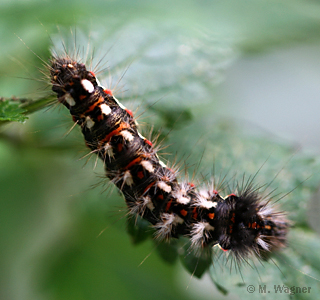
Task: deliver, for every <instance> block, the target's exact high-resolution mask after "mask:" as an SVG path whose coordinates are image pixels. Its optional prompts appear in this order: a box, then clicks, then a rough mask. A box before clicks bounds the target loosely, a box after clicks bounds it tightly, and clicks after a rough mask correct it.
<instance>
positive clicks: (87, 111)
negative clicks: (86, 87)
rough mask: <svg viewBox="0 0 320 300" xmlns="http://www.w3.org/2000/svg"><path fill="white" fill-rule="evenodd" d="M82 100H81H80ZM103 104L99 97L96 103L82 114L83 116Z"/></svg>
mask: <svg viewBox="0 0 320 300" xmlns="http://www.w3.org/2000/svg"><path fill="white" fill-rule="evenodd" d="M81 100H82V99H81ZM103 102H104V99H103V97H102V96H101V97H99V99H98V101H96V102H95V103H93V104H92V105H91V106H89V108H88V109H87V110H86V111H85V112H84V113H85V114H87V113H89V112H90V111H93V110H94V109H95V107H96V106H97V105H98V104H100V103H101V104H102V103H103Z"/></svg>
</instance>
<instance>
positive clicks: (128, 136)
mask: <svg viewBox="0 0 320 300" xmlns="http://www.w3.org/2000/svg"><path fill="white" fill-rule="evenodd" d="M120 134H121V135H122V136H123V138H124V139H125V140H127V141H129V142H132V141H133V135H132V134H131V133H130V132H129V131H128V130H122V131H121V132H120Z"/></svg>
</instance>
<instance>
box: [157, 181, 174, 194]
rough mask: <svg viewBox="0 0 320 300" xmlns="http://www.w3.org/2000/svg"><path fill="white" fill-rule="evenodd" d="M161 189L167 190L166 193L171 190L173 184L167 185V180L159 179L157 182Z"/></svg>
mask: <svg viewBox="0 0 320 300" xmlns="http://www.w3.org/2000/svg"><path fill="white" fill-rule="evenodd" d="M157 185H158V187H159V189H161V190H163V191H165V192H166V193H170V192H171V186H170V185H167V184H166V183H165V182H163V181H159V182H158V183H157Z"/></svg>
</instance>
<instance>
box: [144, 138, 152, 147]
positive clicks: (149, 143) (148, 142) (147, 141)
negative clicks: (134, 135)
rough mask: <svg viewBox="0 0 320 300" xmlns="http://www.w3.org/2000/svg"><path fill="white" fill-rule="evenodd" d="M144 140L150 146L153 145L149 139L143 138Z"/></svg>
mask: <svg viewBox="0 0 320 300" xmlns="http://www.w3.org/2000/svg"><path fill="white" fill-rule="evenodd" d="M144 141H145V143H147V144H148V145H149V146H151V147H152V146H153V145H152V143H151V142H150V141H149V140H147V139H144Z"/></svg>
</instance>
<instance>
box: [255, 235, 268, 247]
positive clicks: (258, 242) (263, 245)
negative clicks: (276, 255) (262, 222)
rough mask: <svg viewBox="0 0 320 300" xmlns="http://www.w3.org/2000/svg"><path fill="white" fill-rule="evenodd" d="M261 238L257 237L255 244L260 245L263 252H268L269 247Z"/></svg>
mask: <svg viewBox="0 0 320 300" xmlns="http://www.w3.org/2000/svg"><path fill="white" fill-rule="evenodd" d="M261 237H262V238H263V237H264V236H261ZM262 238H260V237H258V238H257V240H256V242H257V244H258V245H260V246H261V247H262V248H263V249H264V250H267V251H268V250H269V245H268V243H266V242H265V241H264V240H263V239H262Z"/></svg>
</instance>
